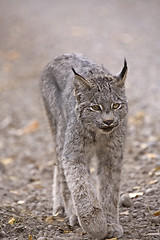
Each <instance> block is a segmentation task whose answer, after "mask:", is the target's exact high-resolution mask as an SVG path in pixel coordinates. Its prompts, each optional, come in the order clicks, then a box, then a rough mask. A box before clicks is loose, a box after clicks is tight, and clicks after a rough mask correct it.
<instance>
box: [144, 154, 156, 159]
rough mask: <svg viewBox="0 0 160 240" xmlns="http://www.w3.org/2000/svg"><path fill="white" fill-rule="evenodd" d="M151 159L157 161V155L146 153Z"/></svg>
mask: <svg viewBox="0 0 160 240" xmlns="http://www.w3.org/2000/svg"><path fill="white" fill-rule="evenodd" d="M145 155H146V156H147V157H148V158H149V159H156V158H157V155H156V154H154V153H146V154H145Z"/></svg>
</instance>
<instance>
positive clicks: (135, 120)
mask: <svg viewBox="0 0 160 240" xmlns="http://www.w3.org/2000/svg"><path fill="white" fill-rule="evenodd" d="M144 119H145V113H144V112H142V111H140V112H137V113H136V114H135V115H134V116H133V117H130V118H129V122H130V123H131V124H134V125H136V126H137V125H140V124H142V123H143V121H144Z"/></svg>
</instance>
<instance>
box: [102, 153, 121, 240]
mask: <svg viewBox="0 0 160 240" xmlns="http://www.w3.org/2000/svg"><path fill="white" fill-rule="evenodd" d="M107 155H108V154H107V153H103V154H102V152H101V154H99V158H100V160H99V161H100V162H99V167H98V196H99V201H100V203H101V206H102V208H103V211H104V214H105V217H106V221H107V223H108V224H109V226H110V234H111V237H112V235H114V236H117V237H121V236H122V235H123V229H122V227H121V226H120V225H119V213H118V210H119V191H120V182H121V159H120V157H119V158H118V156H117V159H115V158H114V157H115V154H114V155H113V156H114V157H113V158H111V156H112V155H111V153H110V154H109V155H108V156H109V157H108V158H107Z"/></svg>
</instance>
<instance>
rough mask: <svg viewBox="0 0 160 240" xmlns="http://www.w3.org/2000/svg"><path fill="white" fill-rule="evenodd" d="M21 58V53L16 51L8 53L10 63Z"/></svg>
mask: <svg viewBox="0 0 160 240" xmlns="http://www.w3.org/2000/svg"><path fill="white" fill-rule="evenodd" d="M19 58H20V52H18V51H17V50H15V49H14V50H11V51H9V52H8V53H7V59H8V60H10V61H15V60H18V59H19Z"/></svg>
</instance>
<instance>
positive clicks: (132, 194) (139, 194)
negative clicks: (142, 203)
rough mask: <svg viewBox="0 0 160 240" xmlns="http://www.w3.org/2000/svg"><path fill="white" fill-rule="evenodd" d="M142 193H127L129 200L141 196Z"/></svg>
mask: <svg viewBox="0 0 160 240" xmlns="http://www.w3.org/2000/svg"><path fill="white" fill-rule="evenodd" d="M142 195H143V192H134V193H129V196H130V198H135V197H138V196H142Z"/></svg>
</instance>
